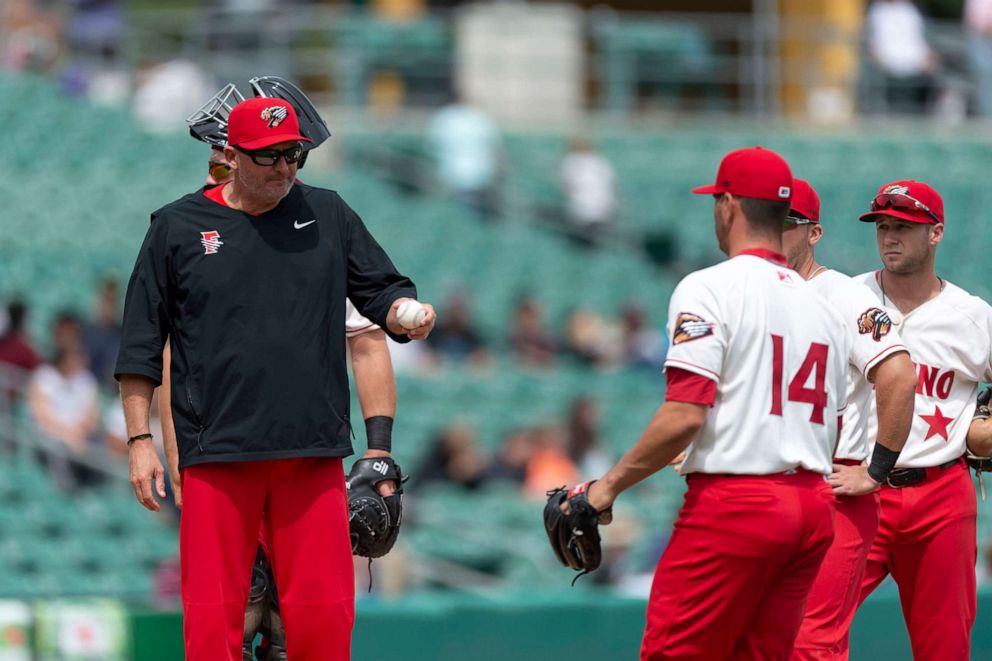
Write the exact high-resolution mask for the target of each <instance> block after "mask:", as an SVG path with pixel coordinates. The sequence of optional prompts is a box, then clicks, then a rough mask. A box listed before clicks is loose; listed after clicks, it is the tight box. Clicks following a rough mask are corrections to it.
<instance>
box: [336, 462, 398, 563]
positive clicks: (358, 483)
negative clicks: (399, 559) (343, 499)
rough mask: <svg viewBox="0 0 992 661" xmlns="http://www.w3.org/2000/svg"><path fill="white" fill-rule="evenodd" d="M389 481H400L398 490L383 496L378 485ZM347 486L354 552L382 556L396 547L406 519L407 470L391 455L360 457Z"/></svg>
mask: <svg viewBox="0 0 992 661" xmlns="http://www.w3.org/2000/svg"><path fill="white" fill-rule="evenodd" d="M389 480H393V481H395V482H396V492H395V493H394V494H393V495H391V496H385V497H383V496H381V495H380V494H379V491H378V489H376V486H377V485H378V484H379V483H380V482H386V481H389ZM346 485H347V487H348V510H349V516H348V521H349V523H350V527H351V552H352V553H354V554H355V555H360V556H363V557H366V558H381V557H382V556H384V555H386V554H387V553H389V550H390V549H392V548H393V544H394V543H395V542H396V536H397V535H398V534H399V532H400V521H401V519H402V518H403V504H402V502H401V501H400V494H402V493H403V473H402V472H401V471H400V467H399V464H397V463H396V462H395V461H393V460H392V458H390V457H375V458H369V459H359V460H358V461H356V462H355V465H354V466H352V467H351V472H350V473H349V474H348V481H347V483H346Z"/></svg>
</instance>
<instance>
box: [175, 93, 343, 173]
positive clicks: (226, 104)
mask: <svg viewBox="0 0 992 661" xmlns="http://www.w3.org/2000/svg"><path fill="white" fill-rule="evenodd" d="M248 84H249V85H251V89H252V92H254V94H255V96H256V97H264V98H277V99H282V100H283V101H287V102H288V103H289V104H290V105H292V106H293V110H295V111H296V116H297V118H298V119H299V121H300V133H301V134H302V135H304V136H306V137H307V138H310V140H311V141H312V142H304V143H303V150H304V154H303V157H302V158H301V159H300V160H299V161H298V162H299V166H298V167H300V168H302V167H303V165H304V163H306V157H307V154H306V152H309V151H310V150H311V149H313V148H314V147H317V146H318V145H320V144H321V143H323V142H324V141H325V140H327V138H329V137H330V136H331V132H330V130H329V129H328V128H327V122H325V121H324V119H323V118H322V117H321V116H320V113H318V112H317V109H316V108H315V107H314V105H313V103H312V102H311V101H310V99H309V98H308V97H307V95H306V94H304V93H303V91H302V90H301V89H300V88H299V87H297V86H296V85H294V84H293V83H291V82H289V81H288V80H286V79H284V78H280V77H279V76H256V77H255V78H252V79H251V80H249V81H248ZM244 100H245V98H244V96H242V95H241V92H239V91H238V88H237V87H235V85H234V83H228V84H227V85H225V86H224V87H223V88H222V89H221V90H220V91H219V92H217V94H215V95H214V96H213V97H212V98H211V99H210V100H209V101H207V102H206V103H205V104H203V106H202V107H200V109H199V110H197V111H196V112H195V113H193V114H192V115H190V116H189V117H188V118H187V119H186V123H187V124H188V125H189V133H190V135H192V136H193V137H194V138H196V139H197V140H202V141H203V142H207V143H209V144H211V145H217V146H218V147H224V146H226V145H227V118H228V116H229V115H230V114H231V110H232V109H233V108H234V106H236V105H238V104H239V103H241V102H242V101H244Z"/></svg>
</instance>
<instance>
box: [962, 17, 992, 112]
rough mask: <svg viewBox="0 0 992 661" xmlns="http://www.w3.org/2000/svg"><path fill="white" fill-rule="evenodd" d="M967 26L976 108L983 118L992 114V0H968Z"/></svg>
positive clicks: (965, 23) (965, 22) (965, 18)
mask: <svg viewBox="0 0 992 661" xmlns="http://www.w3.org/2000/svg"><path fill="white" fill-rule="evenodd" d="M964 26H965V30H966V31H967V33H968V61H969V64H970V65H971V74H972V78H973V80H974V83H975V109H976V111H977V112H978V114H979V115H980V116H981V117H992V0H965V3H964Z"/></svg>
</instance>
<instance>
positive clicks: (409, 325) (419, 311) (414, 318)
mask: <svg viewBox="0 0 992 661" xmlns="http://www.w3.org/2000/svg"><path fill="white" fill-rule="evenodd" d="M426 316H427V309H426V308H425V307H424V306H423V305H421V304H420V301H413V300H411V301H403V302H402V303H400V306H399V307H398V308H396V321H398V322H400V326H402V327H403V328H406V329H407V330H411V329H414V328H416V327H417V326H419V325H420V322H422V321H423V320H424V317H426Z"/></svg>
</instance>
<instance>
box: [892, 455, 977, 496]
mask: <svg viewBox="0 0 992 661" xmlns="http://www.w3.org/2000/svg"><path fill="white" fill-rule="evenodd" d="M961 462H962V459H961V458H958V459H951V460H950V461H948V462H947V463H944V464H941V465H940V466H930V467H927V468H896V469H893V470H892V472H891V473H889V477H888V478H887V479H886V480H885V484H887V485H888V486H890V487H892V488H894V489H902V488H903V487H912V486H916V485H917V484H923V483H924V482H926V481H927V480H929V479H933V478H935V477H937V476H938V475H940V473H941V471H945V470H947V469H948V468H952V467H954V466H957V465H958V464H960V463H961Z"/></svg>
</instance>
